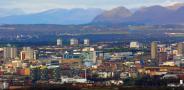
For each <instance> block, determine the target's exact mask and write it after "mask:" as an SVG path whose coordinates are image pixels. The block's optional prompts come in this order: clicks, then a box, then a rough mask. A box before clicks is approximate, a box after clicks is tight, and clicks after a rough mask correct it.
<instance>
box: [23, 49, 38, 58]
mask: <svg viewBox="0 0 184 90" xmlns="http://www.w3.org/2000/svg"><path fill="white" fill-rule="evenodd" d="M36 54H37V53H36V51H35V50H33V49H31V48H30V47H24V48H23V50H22V51H21V52H20V57H21V60H36V57H37V55H36Z"/></svg>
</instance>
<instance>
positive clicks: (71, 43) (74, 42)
mask: <svg viewBox="0 0 184 90" xmlns="http://www.w3.org/2000/svg"><path fill="white" fill-rule="evenodd" d="M78 44H79V42H78V40H77V39H75V38H72V39H70V45H71V46H72V45H78Z"/></svg>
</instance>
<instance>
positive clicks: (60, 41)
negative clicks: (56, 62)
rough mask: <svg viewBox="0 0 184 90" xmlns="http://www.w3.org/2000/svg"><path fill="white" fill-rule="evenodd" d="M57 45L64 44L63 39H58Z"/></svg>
mask: <svg viewBox="0 0 184 90" xmlns="http://www.w3.org/2000/svg"><path fill="white" fill-rule="evenodd" d="M57 46H62V39H60V38H59V39H57Z"/></svg>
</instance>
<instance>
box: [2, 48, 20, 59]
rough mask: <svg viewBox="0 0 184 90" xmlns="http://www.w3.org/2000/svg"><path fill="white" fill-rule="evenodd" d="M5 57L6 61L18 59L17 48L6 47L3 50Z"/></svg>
mask: <svg viewBox="0 0 184 90" xmlns="http://www.w3.org/2000/svg"><path fill="white" fill-rule="evenodd" d="M3 50H4V52H3V57H4V59H15V58H16V57H17V48H16V47H10V46H8V47H4V48H3Z"/></svg>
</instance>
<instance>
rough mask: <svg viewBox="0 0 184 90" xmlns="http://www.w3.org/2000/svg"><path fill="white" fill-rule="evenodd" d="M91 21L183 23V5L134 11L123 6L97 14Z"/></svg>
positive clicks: (104, 22)
mask: <svg viewBox="0 0 184 90" xmlns="http://www.w3.org/2000/svg"><path fill="white" fill-rule="evenodd" d="M93 23H103V24H117V23H119V24H184V5H182V4H178V6H177V5H175V6H168V7H163V6H151V7H144V8H140V9H138V10H137V11H135V12H134V13H131V11H129V10H128V9H126V8H124V7H118V8H115V9H112V10H110V11H106V12H104V13H102V14H100V15H98V16H97V17H96V18H95V19H94V20H93Z"/></svg>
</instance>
